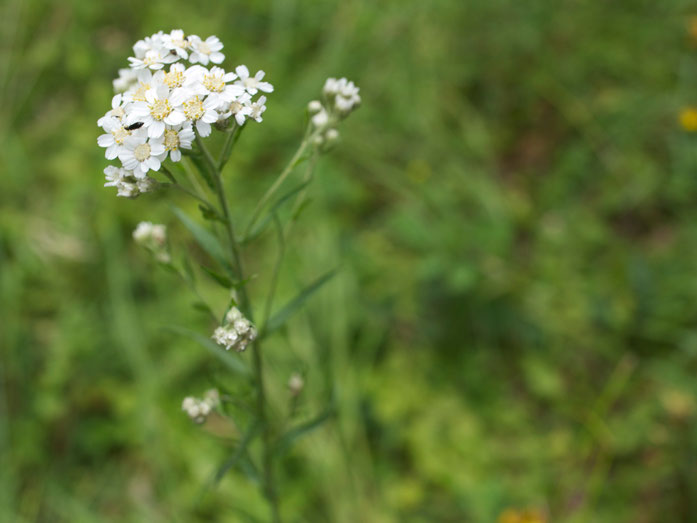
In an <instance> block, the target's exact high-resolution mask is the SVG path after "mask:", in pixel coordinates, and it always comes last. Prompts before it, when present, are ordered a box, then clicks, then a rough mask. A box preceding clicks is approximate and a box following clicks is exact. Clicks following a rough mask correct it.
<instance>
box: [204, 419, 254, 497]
mask: <svg viewBox="0 0 697 523" xmlns="http://www.w3.org/2000/svg"><path fill="white" fill-rule="evenodd" d="M260 428H261V424H260V423H259V422H258V421H255V422H254V423H252V424H251V425H250V426H249V428H248V429H247V432H246V433H245V435H244V436H243V437H242V440H241V441H240V444H239V445H238V446H237V448H236V449H235V452H233V453H232V455H231V456H230V457H229V458H228V459H226V460H225V461H224V462H223V464H222V465H220V467H219V468H218V471H217V472H216V473H215V477H214V478H213V484H214V485H216V484H218V483H219V482H220V480H221V479H223V477H224V476H225V474H227V471H228V470H230V469H231V468H233V467H235V466H236V465H237V464H238V462H239V461H240V460H241V459H242V458H243V457H244V455H245V454H246V451H247V447H249V444H250V443H251V442H252V441H253V440H254V438H255V437H256V436H257V435H258V434H259V433H260V432H261V431H260V430H259V429H260Z"/></svg>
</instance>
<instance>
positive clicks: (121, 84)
mask: <svg viewBox="0 0 697 523" xmlns="http://www.w3.org/2000/svg"><path fill="white" fill-rule="evenodd" d="M137 77H138V74H137V73H136V71H134V70H133V69H119V77H118V78H116V79H114V81H113V82H112V83H113V85H114V92H116V93H123V92H124V91H127V90H128V89H130V87H131V86H132V85H133V84H135V83H136V81H137Z"/></svg>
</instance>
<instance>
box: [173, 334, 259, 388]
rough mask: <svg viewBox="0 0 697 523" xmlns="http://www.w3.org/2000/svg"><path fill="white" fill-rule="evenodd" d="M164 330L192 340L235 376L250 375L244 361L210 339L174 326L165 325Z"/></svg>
mask: <svg viewBox="0 0 697 523" xmlns="http://www.w3.org/2000/svg"><path fill="white" fill-rule="evenodd" d="M165 329H166V330H169V331H172V332H176V333H178V334H182V335H184V336H186V337H187V338H190V339H192V340H194V341H195V342H197V343H198V344H199V345H201V346H202V347H204V348H205V349H207V350H208V351H209V352H210V353H211V354H213V356H215V357H216V358H218V359H219V360H220V361H221V362H223V364H225V366H226V367H227V368H229V369H230V370H231V371H233V372H235V373H237V374H242V375H244V376H251V375H252V373H251V371H250V370H249V367H248V366H247V364H246V363H245V362H244V361H242V360H241V359H240V358H238V357H235V356H233V355H232V354H230V353H229V352H227V351H226V350H225V349H224V348H223V347H221V346H219V345H218V344H217V343H215V342H214V341H213V340H211V339H210V338H207V337H206V336H203V335H201V334H199V333H198V332H195V331H192V330H190V329H187V328H184V327H178V326H176V325H167V326H165Z"/></svg>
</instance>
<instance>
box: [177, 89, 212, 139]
mask: <svg viewBox="0 0 697 523" xmlns="http://www.w3.org/2000/svg"><path fill="white" fill-rule="evenodd" d="M216 105H217V101H216V100H215V99H210V98H208V97H207V98H206V99H205V100H201V97H200V96H198V95H196V96H192V97H191V98H189V99H188V100H187V101H185V102H184V103H183V104H182V106H181V110H182V112H183V113H184V116H185V117H186V119H187V120H189V121H190V122H192V123H195V125H196V130H197V131H198V134H200V135H201V136H203V137H205V136H208V135H209V134H211V124H212V123H214V122H217V121H218V113H217V112H216V110H215V107H216Z"/></svg>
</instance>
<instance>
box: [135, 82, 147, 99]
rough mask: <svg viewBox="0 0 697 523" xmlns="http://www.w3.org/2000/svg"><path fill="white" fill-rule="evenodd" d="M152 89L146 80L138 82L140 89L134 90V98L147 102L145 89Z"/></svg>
mask: <svg viewBox="0 0 697 523" xmlns="http://www.w3.org/2000/svg"><path fill="white" fill-rule="evenodd" d="M148 89H150V84H146V83H145V82H138V89H136V90H135V91H134V92H133V100H135V101H136V102H147V100H146V99H145V91H147V90H148Z"/></svg>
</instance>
